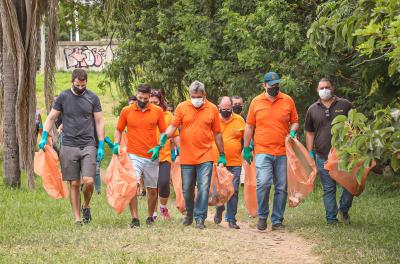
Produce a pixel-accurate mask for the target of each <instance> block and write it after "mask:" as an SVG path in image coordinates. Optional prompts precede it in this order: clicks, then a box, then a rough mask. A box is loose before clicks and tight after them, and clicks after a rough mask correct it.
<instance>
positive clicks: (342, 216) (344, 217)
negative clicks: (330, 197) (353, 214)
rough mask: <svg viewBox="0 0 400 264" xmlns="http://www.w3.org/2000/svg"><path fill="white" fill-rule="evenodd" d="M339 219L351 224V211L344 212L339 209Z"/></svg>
mask: <svg viewBox="0 0 400 264" xmlns="http://www.w3.org/2000/svg"><path fill="white" fill-rule="evenodd" d="M339 221H340V222H342V223H343V224H345V225H349V224H350V215H349V213H344V212H343V211H340V210H339Z"/></svg>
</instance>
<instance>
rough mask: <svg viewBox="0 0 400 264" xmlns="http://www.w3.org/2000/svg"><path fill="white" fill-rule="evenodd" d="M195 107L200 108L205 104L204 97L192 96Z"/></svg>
mask: <svg viewBox="0 0 400 264" xmlns="http://www.w3.org/2000/svg"><path fill="white" fill-rule="evenodd" d="M190 100H191V101H192V104H193V106H194V107H196V108H199V107H201V106H202V105H203V98H191V99H190Z"/></svg>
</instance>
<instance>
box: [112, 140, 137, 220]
mask: <svg viewBox="0 0 400 264" xmlns="http://www.w3.org/2000/svg"><path fill="white" fill-rule="evenodd" d="M105 183H106V185H107V188H106V192H107V202H108V203H109V204H110V205H111V207H113V208H114V210H115V211H116V212H117V213H118V214H120V213H122V212H123V211H124V210H125V208H126V207H127V206H128V205H129V203H130V201H131V200H132V198H134V197H135V195H136V194H137V187H138V186H137V185H138V182H137V178H136V173H135V170H134V169H133V167H132V163H131V161H130V160H129V157H128V153H127V151H126V136H125V134H123V136H122V138H121V143H120V152H119V155H118V156H117V155H113V156H112V159H111V162H110V164H109V165H108V168H107V171H106V176H105Z"/></svg>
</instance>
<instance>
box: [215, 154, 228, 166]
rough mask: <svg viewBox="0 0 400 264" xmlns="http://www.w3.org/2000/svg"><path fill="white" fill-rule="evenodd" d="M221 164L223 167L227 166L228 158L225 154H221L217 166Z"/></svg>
mask: <svg viewBox="0 0 400 264" xmlns="http://www.w3.org/2000/svg"><path fill="white" fill-rule="evenodd" d="M221 163H222V165H224V166H226V158H225V154H224V153H221V154H219V159H218V161H217V165H219V164H221Z"/></svg>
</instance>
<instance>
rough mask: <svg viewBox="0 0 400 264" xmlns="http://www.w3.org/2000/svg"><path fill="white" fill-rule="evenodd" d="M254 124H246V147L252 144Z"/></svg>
mask: <svg viewBox="0 0 400 264" xmlns="http://www.w3.org/2000/svg"><path fill="white" fill-rule="evenodd" d="M253 133H254V126H253V125H250V124H246V128H245V130H244V147H248V146H250V140H251V138H252V137H253Z"/></svg>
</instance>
